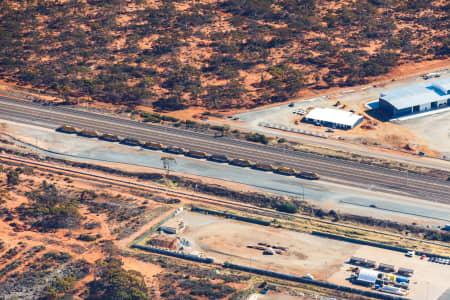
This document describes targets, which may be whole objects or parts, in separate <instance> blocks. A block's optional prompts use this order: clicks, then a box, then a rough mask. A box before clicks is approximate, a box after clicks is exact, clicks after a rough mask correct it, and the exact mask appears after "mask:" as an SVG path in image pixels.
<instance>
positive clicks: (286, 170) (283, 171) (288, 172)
mask: <svg viewBox="0 0 450 300" xmlns="http://www.w3.org/2000/svg"><path fill="white" fill-rule="evenodd" d="M275 172H276V173H279V174H283V175H297V174H298V172H297V171H296V170H295V169H291V168H286V167H280V168H278V169H276V170H275Z"/></svg>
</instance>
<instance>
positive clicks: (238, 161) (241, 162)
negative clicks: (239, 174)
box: [230, 158, 254, 167]
mask: <svg viewBox="0 0 450 300" xmlns="http://www.w3.org/2000/svg"><path fill="white" fill-rule="evenodd" d="M230 164H232V165H235V166H240V167H251V166H253V165H254V163H253V162H251V161H249V160H248V159H242V158H235V159H233V160H232V161H231V162H230Z"/></svg>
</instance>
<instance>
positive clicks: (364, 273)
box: [356, 269, 379, 286]
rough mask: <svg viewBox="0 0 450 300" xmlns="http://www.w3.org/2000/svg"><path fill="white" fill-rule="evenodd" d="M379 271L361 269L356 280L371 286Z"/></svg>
mask: <svg viewBox="0 0 450 300" xmlns="http://www.w3.org/2000/svg"><path fill="white" fill-rule="evenodd" d="M378 274H379V272H377V271H374V270H369V269H361V270H360V271H359V274H358V277H357V278H356V280H357V281H358V283H361V284H364V285H369V286H373V285H375V282H376V281H377V278H378Z"/></svg>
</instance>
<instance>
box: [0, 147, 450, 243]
mask: <svg viewBox="0 0 450 300" xmlns="http://www.w3.org/2000/svg"><path fill="white" fill-rule="evenodd" d="M2 160H3V161H10V162H14V163H18V164H22V165H27V166H33V167H37V168H41V169H45V170H50V171H53V172H58V173H64V174H66V175H69V176H76V177H80V178H88V179H89V180H91V181H96V182H100V183H107V184H114V185H116V186H122V187H128V188H134V189H142V190H146V191H148V190H151V191H157V192H164V193H166V194H167V195H170V196H178V197H179V196H183V197H185V198H186V199H188V200H191V201H193V202H202V203H207V204H213V205H219V206H222V207H227V208H232V209H237V210H241V211H243V212H246V213H248V212H249V210H250V211H252V213H255V214H259V215H261V216H265V217H270V218H275V219H276V218H295V219H301V220H309V221H315V222H320V223H323V224H328V225H333V226H340V227H343V228H350V229H358V230H362V231H366V232H372V233H377V234H382V235H387V236H392V237H397V238H400V239H407V240H411V241H418V242H423V243H428V244H432V245H438V246H443V247H447V248H450V245H448V244H442V243H438V242H433V241H428V240H422V239H418V238H414V237H408V236H404V235H400V234H395V233H389V232H383V231H379V230H373V229H367V228H363V227H358V226H353V225H349V224H341V223H338V222H331V221H326V220H322V219H319V218H314V217H310V216H304V215H296V214H289V213H284V212H279V211H275V210H272V209H268V208H262V207H257V206H253V205H249V204H244V203H240V202H234V201H227V200H223V199H220V198H215V197H209V196H205V195H201V194H196V193H191V192H184V191H179V190H175V189H171V188H165V187H161V186H156V185H150V184H145V183H140V182H135V181H131V180H125V179H120V178H115V177H110V176H105V175H99V174H94V173H90V172H85V171H80V170H76V169H72V168H67V167H60V166H55V165H51V164H47V163H42V162H37V161H33V160H27V159H22V158H17V157H11V156H8V155H3V154H0V161H2Z"/></svg>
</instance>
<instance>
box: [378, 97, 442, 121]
mask: <svg viewBox="0 0 450 300" xmlns="http://www.w3.org/2000/svg"><path fill="white" fill-rule="evenodd" d="M378 103H379V108H380V109H381V110H382V111H384V112H385V113H386V114H388V115H389V116H390V117H400V116H405V115H408V114H411V113H413V112H414V113H418V112H426V111H430V110H433V109H439V108H443V107H446V106H450V98H449V99H443V100H439V101H435V102H433V104H435V105H434V106H433V107H432V102H428V103H425V104H421V105H418V107H419V110H418V111H417V110H416V109H415V107H414V108H413V107H407V108H404V109H399V110H398V109H396V108H395V107H394V106H393V105H391V104H390V103H389V102H388V101H386V100H384V99H382V98H380V99H379V100H378Z"/></svg>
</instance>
